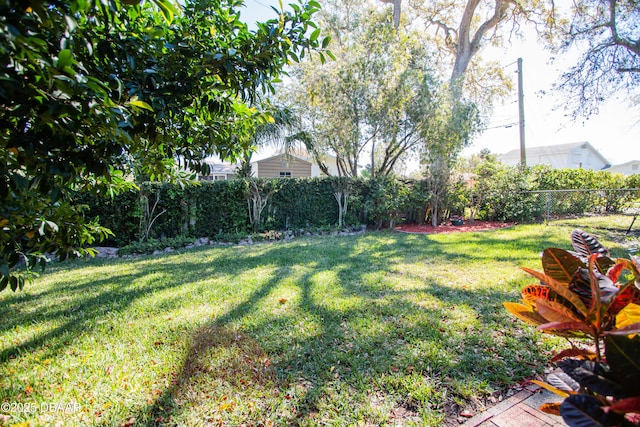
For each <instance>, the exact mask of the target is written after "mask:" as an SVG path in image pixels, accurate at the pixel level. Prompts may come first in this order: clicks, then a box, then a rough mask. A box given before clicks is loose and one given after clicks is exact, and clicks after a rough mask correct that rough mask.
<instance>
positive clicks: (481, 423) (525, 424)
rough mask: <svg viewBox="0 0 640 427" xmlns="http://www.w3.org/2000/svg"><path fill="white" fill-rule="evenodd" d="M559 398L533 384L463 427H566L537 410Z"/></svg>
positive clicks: (552, 416)
mask: <svg viewBox="0 0 640 427" xmlns="http://www.w3.org/2000/svg"><path fill="white" fill-rule="evenodd" d="M560 400H562V398H561V397H559V396H556V395H555V394H553V393H551V392H549V391H547V390H544V389H541V388H540V387H538V386H537V385H535V384H532V385H530V386H528V387H526V388H525V389H524V390H522V391H519V392H518V393H516V394H514V395H513V396H511V397H510V398H508V399H507V400H504V401H502V402H500V403H498V404H497V405H495V406H493V407H491V408H489V409H487V410H486V411H484V412H480V413H479V414H477V415H475V416H473V417H472V418H469V419H468V420H467V421H466V422H465V423H464V424H462V426H463V427H566V426H567V425H566V424H565V423H564V421H563V420H562V418H561V417H558V416H555V415H549V414H545V413H544V412H542V411H540V410H538V408H539V407H540V405H542V404H543V403H548V402H558V401H560Z"/></svg>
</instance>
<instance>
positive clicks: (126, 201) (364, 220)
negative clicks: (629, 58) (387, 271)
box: [78, 162, 640, 246]
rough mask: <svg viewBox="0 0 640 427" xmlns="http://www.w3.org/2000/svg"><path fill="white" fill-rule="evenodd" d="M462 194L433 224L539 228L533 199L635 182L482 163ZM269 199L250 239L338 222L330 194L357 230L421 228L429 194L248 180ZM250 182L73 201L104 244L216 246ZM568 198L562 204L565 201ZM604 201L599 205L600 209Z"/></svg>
mask: <svg viewBox="0 0 640 427" xmlns="http://www.w3.org/2000/svg"><path fill="white" fill-rule="evenodd" d="M476 172H477V173H476V178H475V182H474V185H473V187H472V188H469V187H468V186H467V184H466V183H464V182H463V181H461V180H457V181H455V182H453V183H452V185H451V188H450V190H449V192H448V194H447V196H446V197H445V198H444V206H443V207H442V209H443V218H444V219H446V218H447V216H448V215H449V214H456V215H466V216H467V217H469V215H470V214H473V215H474V216H475V218H477V219H489V220H500V221H530V220H538V219H541V218H542V217H543V215H544V213H545V209H546V208H547V206H546V205H545V203H544V200H541V198H540V197H539V194H536V193H533V192H534V191H536V190H548V189H551V190H558V189H570V188H579V189H595V188H598V189H601V188H608V189H616V188H637V187H638V186H639V184H640V176H638V175H634V176H631V177H624V176H622V175H614V174H610V173H607V172H594V171H588V170H575V169H571V170H555V169H550V168H548V167H532V168H528V169H525V170H522V169H520V168H517V167H508V166H504V165H502V164H499V163H495V162H486V163H484V164H482V165H480V166H479V167H478V169H477V171H476ZM254 182H256V183H259V184H260V185H259V187H260V188H263V189H264V193H265V194H263V196H264V195H266V194H269V198H268V202H267V203H266V205H265V207H264V209H263V211H262V215H261V217H260V223H259V224H257V229H258V230H285V229H293V230H295V229H305V230H308V229H310V228H331V227H335V226H336V225H337V222H338V203H337V200H336V198H335V196H334V194H335V192H336V189H341V190H342V191H348V192H349V204H348V209H347V212H346V215H345V217H344V225H347V226H349V225H356V224H358V225H359V224H367V225H369V226H374V227H377V228H381V227H386V226H389V225H393V224H394V223H398V222H404V221H408V222H424V221H425V220H426V219H427V218H426V217H427V214H428V209H427V207H428V205H429V188H428V184H427V182H426V181H423V180H399V179H377V180H371V179H350V180H345V179H340V178H311V179H270V180H263V179H259V180H254ZM249 188H250V181H248V180H243V179H236V180H230V181H205V182H200V183H198V185H188V186H185V187H180V186H178V185H172V184H166V183H145V184H143V185H141V187H140V190H138V191H129V192H126V193H123V194H119V195H117V196H115V197H114V198H95V197H93V196H88V195H81V196H79V198H78V201H79V202H80V203H82V204H86V205H87V211H86V215H87V216H88V217H89V218H94V217H99V220H100V222H101V224H103V225H104V226H106V227H109V228H110V229H111V230H112V231H113V232H114V234H115V237H114V238H112V239H111V241H110V242H107V243H110V244H115V245H118V246H123V245H126V244H129V243H131V242H135V241H140V240H146V239H152V238H153V239H162V238H175V237H194V238H195V237H209V238H221V236H226V235H231V234H242V233H248V232H250V231H251V223H250V217H249V210H248V206H249V204H248V198H249V197H250V196H249V195H250V191H249ZM571 197H572V198H571ZM571 197H568V196H567V197H565V198H564V199H563V200H562V201H561V202H558V206H556V207H554V208H558V209H562V206H560V205H561V203H564V204H565V205H566V209H571V211H572V212H574V211H575V210H576V209H578V210H580V211H581V212H586V211H589V209H596V207H595V205H598V206H600V208H602V206H603V205H604V206H605V207H604V209H606V210H609V211H616V210H619V209H621V208H622V207H623V206H624V203H626V200H625V198H624V197H620V194H619V193H616V192H599V193H598V196H597V197H595V196H594V197H592V198H590V197H587V196H585V195H584V194H582V195H579V196H573V195H572V196H571ZM603 200H604V201H603Z"/></svg>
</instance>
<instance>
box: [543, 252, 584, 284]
mask: <svg viewBox="0 0 640 427" xmlns="http://www.w3.org/2000/svg"><path fill="white" fill-rule="evenodd" d="M581 267H582V268H585V267H586V265H585V263H584V262H582V261H581V260H580V259H579V258H577V257H575V256H574V255H572V254H571V253H569V252H567V251H565V250H564V249H559V248H548V249H545V250H544V252H542V268H543V269H544V273H545V274H546V275H547V276H549V277H552V278H554V279H555V280H557V281H558V282H562V283H569V282H570V281H571V278H572V277H573V273H574V272H575V271H576V270H578V268H581Z"/></svg>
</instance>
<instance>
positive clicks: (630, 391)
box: [504, 230, 640, 427]
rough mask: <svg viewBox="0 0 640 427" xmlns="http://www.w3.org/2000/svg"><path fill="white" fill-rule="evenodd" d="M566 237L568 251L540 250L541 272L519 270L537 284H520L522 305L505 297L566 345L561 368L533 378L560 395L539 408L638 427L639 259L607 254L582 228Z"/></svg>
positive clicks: (584, 422)
mask: <svg viewBox="0 0 640 427" xmlns="http://www.w3.org/2000/svg"><path fill="white" fill-rule="evenodd" d="M571 243H572V246H573V251H567V250H564V249H559V248H548V249H546V250H545V251H544V252H543V253H542V268H543V270H544V272H539V271H535V270H531V269H529V268H523V270H524V271H525V272H527V273H528V274H530V275H532V276H533V277H535V278H536V279H538V281H539V282H538V283H535V284H531V285H528V286H526V287H525V288H524V289H523V290H522V301H521V302H520V303H512V302H507V303H504V306H505V308H506V309H507V310H508V311H509V312H510V313H511V314H513V315H514V316H516V317H517V318H519V319H521V320H523V321H525V322H526V323H529V324H532V325H535V326H537V329H538V330H539V331H541V332H545V333H549V334H553V335H559V336H562V337H566V338H567V339H568V340H569V342H570V343H571V348H569V349H566V350H564V351H561V352H560V353H559V354H558V355H556V356H555V357H554V358H553V359H552V360H551V362H552V363H556V364H557V366H558V367H559V368H560V369H561V371H562V372H556V373H553V374H551V375H549V376H548V377H547V382H546V383H545V382H542V381H534V382H536V383H537V384H539V385H541V386H542V387H544V388H546V389H548V390H551V391H553V392H554V393H556V394H558V395H560V396H563V397H565V399H564V401H562V402H560V403H554V404H545V405H543V406H542V407H541V408H540V409H541V410H543V411H545V412H547V413H551V414H555V415H561V416H562V417H563V419H564V421H565V422H566V423H567V424H568V425H570V426H576V427H586V426H640V337H638V335H637V334H638V333H640V258H639V257H636V256H631V257H630V258H629V259H625V258H617V259H612V258H611V257H610V255H609V251H608V250H607V249H606V248H604V247H603V246H602V245H601V244H600V242H598V240H597V239H596V238H595V237H594V236H592V235H591V234H589V233H586V232H584V231H582V230H574V231H573V232H572V233H571ZM576 338H577V339H586V340H588V341H587V342H588V345H586V346H583V347H580V346H578V345H577V343H576V341H575V340H574V339H576Z"/></svg>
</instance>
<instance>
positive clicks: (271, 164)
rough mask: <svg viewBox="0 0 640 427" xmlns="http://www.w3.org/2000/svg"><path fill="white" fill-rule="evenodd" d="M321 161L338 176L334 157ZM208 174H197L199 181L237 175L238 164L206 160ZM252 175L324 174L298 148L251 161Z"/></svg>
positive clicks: (301, 175)
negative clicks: (286, 152)
mask: <svg viewBox="0 0 640 427" xmlns="http://www.w3.org/2000/svg"><path fill="white" fill-rule="evenodd" d="M322 162H323V163H324V165H325V166H326V168H327V171H328V172H329V175H331V176H338V166H337V160H336V158H335V157H333V156H330V155H324V156H323V158H322ZM207 163H208V165H209V169H210V173H209V175H198V179H199V180H201V181H219V180H228V179H234V178H237V177H238V174H237V168H238V165H235V164H229V163H216V161H215V160H213V159H212V160H207ZM251 172H252V176H253V177H256V178H309V177H316V176H326V175H325V174H324V173H323V172H322V170H321V169H320V166H318V164H317V163H316V162H315V161H313V158H312V156H311V155H310V154H309V153H307V152H306V151H304V150H298V151H295V152H293V153H290V154H285V153H279V154H275V155H273V156H270V157H267V158H264V159H261V160H256V161H254V162H251Z"/></svg>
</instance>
